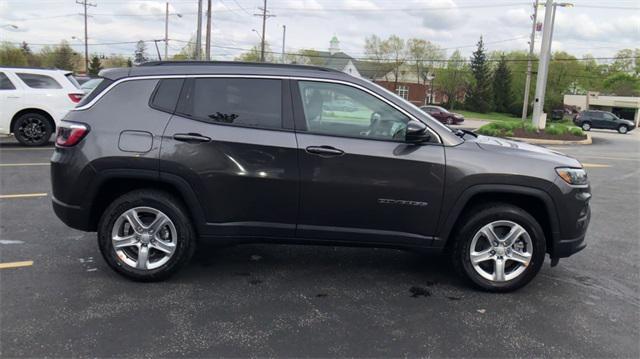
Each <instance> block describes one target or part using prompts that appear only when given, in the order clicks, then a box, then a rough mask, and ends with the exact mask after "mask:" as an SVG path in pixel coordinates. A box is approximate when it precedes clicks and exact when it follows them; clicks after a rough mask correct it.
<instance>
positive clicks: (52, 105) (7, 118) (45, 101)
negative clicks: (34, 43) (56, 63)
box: [0, 67, 82, 134]
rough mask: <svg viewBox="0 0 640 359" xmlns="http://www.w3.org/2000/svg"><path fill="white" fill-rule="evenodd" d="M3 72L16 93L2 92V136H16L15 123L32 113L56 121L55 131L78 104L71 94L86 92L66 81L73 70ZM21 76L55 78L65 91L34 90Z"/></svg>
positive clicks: (54, 123) (0, 108)
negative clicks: (23, 115)
mask: <svg viewBox="0 0 640 359" xmlns="http://www.w3.org/2000/svg"><path fill="white" fill-rule="evenodd" d="M0 72H2V73H4V74H5V75H6V76H7V78H8V79H9V80H10V81H11V83H12V84H13V86H14V87H15V90H0V91H2V92H3V93H0V95H4V96H3V98H2V106H0V134H10V133H12V132H13V127H12V126H13V124H14V122H15V120H16V119H17V118H18V117H19V116H20V115H21V114H23V113H32V112H35V113H40V114H43V115H44V116H45V117H47V118H48V119H50V120H51V121H52V125H53V127H54V128H55V126H56V125H57V124H58V123H59V122H60V121H61V120H62V119H63V118H64V116H65V115H66V114H67V113H68V112H69V110H71V109H72V108H73V107H75V105H76V103H74V102H73V101H71V99H70V98H69V94H70V93H73V94H81V93H82V91H81V90H79V89H78V88H77V87H75V86H74V85H73V84H72V83H71V82H70V81H69V80H68V79H67V78H66V75H68V74H70V73H71V72H69V71H62V70H42V69H31V68H24V69H23V68H6V67H0ZM17 73H25V74H35V75H45V76H49V77H52V78H53V79H54V80H55V81H56V82H57V83H58V84H59V85H60V86H61V88H59V89H37V88H31V87H29V86H27V85H26V84H25V83H24V81H22V79H20V78H19V77H18V76H17V75H16V74H17ZM9 92H12V93H11V94H9Z"/></svg>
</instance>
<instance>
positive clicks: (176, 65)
mask: <svg viewBox="0 0 640 359" xmlns="http://www.w3.org/2000/svg"><path fill="white" fill-rule="evenodd" d="M206 74H229V75H232V74H233V75H273V76H278V75H293V76H308V77H336V76H337V77H344V76H348V75H346V74H344V73H342V72H340V71H337V70H333V69H328V68H324V67H318V66H307V65H293V64H292V65H289V64H273V63H254V62H236V61H155V62H149V63H145V64H143V65H141V66H136V67H126V68H115V69H107V70H102V71H100V76H101V77H106V78H109V79H112V80H117V79H120V78H124V77H133V76H156V75H206Z"/></svg>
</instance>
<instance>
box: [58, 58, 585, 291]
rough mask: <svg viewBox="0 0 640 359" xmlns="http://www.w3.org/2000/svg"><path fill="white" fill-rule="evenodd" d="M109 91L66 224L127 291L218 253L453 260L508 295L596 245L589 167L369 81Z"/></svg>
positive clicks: (211, 80) (220, 73) (343, 78)
mask: <svg viewBox="0 0 640 359" xmlns="http://www.w3.org/2000/svg"><path fill="white" fill-rule="evenodd" d="M101 76H102V78H103V79H104V80H103V81H102V82H101V83H100V85H99V86H98V87H97V89H96V90H95V91H93V92H92V93H91V94H90V95H89V96H87V97H86V98H85V99H83V101H82V103H80V104H79V105H78V107H77V108H75V109H74V110H73V111H71V112H70V113H69V114H68V115H67V116H66V118H65V119H64V121H63V122H62V124H61V125H60V127H59V129H58V133H57V139H56V149H55V152H54V154H53V157H52V159H51V179H52V185H53V208H54V210H55V212H56V214H57V215H58V217H59V218H60V219H61V220H62V221H63V222H65V223H66V224H67V225H69V226H70V227H73V228H76V229H80V230H84V231H97V232H98V244H99V247H100V250H101V252H102V254H103V256H104V258H105V260H106V261H107V263H108V264H109V265H110V266H111V267H112V268H113V269H114V270H115V271H117V272H118V273H120V274H123V275H125V276H127V277H129V278H132V279H135V280H143V281H151V280H160V279H163V278H166V277H168V276H169V275H170V274H172V273H174V272H176V271H177V270H178V269H179V268H180V267H181V266H183V265H184V264H185V263H187V262H188V261H189V259H190V258H191V256H192V255H193V253H194V251H195V248H196V245H197V244H198V243H201V242H203V241H210V242H213V243H222V242H226V243H228V242H229V241H230V240H232V241H235V242H268V243H274V242H277V243H283V242H284V243H300V244H306V243H309V244H329V245H351V246H362V245H366V246H374V247H393V248H420V249H423V250H429V251H433V252H443V253H446V254H447V255H450V256H451V257H452V259H453V263H454V267H455V268H456V270H457V271H459V272H460V273H461V274H462V275H464V276H466V277H467V278H468V279H469V280H470V281H471V282H472V283H474V284H475V285H477V286H478V287H480V288H483V289H485V290H491V291H502V292H504V291H509V290H513V289H516V288H518V287H521V286H523V285H525V284H526V283H527V282H529V281H530V280H531V279H532V278H533V277H534V276H535V275H536V273H537V272H538V271H539V270H540V267H541V266H542V264H543V261H544V258H545V255H546V254H547V253H548V254H549V255H550V258H551V263H552V265H555V264H557V262H558V259H559V258H562V257H567V256H570V255H572V254H573V253H576V252H578V251H579V250H581V249H583V248H584V247H585V245H586V244H585V242H584V238H585V232H586V230H587V226H588V223H589V217H590V210H589V199H590V197H591V194H590V190H589V182H588V180H587V176H586V173H585V171H584V169H583V168H582V166H581V164H580V163H579V162H578V161H577V160H575V159H573V158H570V157H567V156H565V155H563V154H561V153H558V152H554V151H550V150H547V149H544V148H540V147H536V146H530V145H527V144H523V143H517V142H512V141H506V140H502V139H496V138H491V137H484V136H477V135H475V134H473V133H470V132H465V131H460V130H455V131H454V130H451V129H449V128H448V127H446V126H444V125H442V124H440V123H439V122H438V121H436V120H434V119H433V118H431V117H430V116H429V115H428V114H426V113H424V112H423V111H421V110H420V109H419V108H417V107H415V106H413V105H411V104H410V103H408V102H406V101H404V100H403V99H401V98H399V97H398V96H396V95H395V94H393V93H391V92H388V91H387V90H384V89H383V88H381V87H379V86H377V85H375V84H373V83H371V82H369V81H365V80H362V79H359V78H355V77H352V76H350V75H347V74H345V73H342V72H338V71H333V70H329V69H324V68H317V67H308V66H295V65H274V64H243V63H223V62H220V63H217V62H213V63H211V62H208V63H189V62H186V63H171V62H169V63H167V62H161V63H150V64H147V65H146V66H140V67H134V68H126V69H110V70H106V71H102V72H101ZM341 103H349V104H350V105H349V108H348V109H343V107H344V106H342V107H341V106H338V105H339V104H341Z"/></svg>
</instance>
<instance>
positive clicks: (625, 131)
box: [618, 125, 629, 135]
mask: <svg viewBox="0 0 640 359" xmlns="http://www.w3.org/2000/svg"><path fill="white" fill-rule="evenodd" d="M627 131H629V129H628V128H627V126H625V125H621V126H620V127H618V132H620V133H621V134H623V135H624V134H625V133H627Z"/></svg>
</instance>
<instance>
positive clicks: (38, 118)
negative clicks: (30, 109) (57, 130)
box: [13, 113, 53, 146]
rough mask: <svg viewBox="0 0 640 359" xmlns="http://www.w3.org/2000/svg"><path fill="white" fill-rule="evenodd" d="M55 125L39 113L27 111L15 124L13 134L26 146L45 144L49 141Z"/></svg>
mask: <svg viewBox="0 0 640 359" xmlns="http://www.w3.org/2000/svg"><path fill="white" fill-rule="evenodd" d="M52 133H53V126H52V125H51V122H49V119H48V118H47V117H45V116H44V115H41V114H39V113H25V114H24V115H21V116H20V117H18V119H17V120H16V122H15V124H14V125H13V134H14V136H15V137H16V139H17V140H18V142H20V143H21V144H22V145H24V146H43V145H45V144H47V143H48V142H49V139H50V138H51V134H52Z"/></svg>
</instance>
